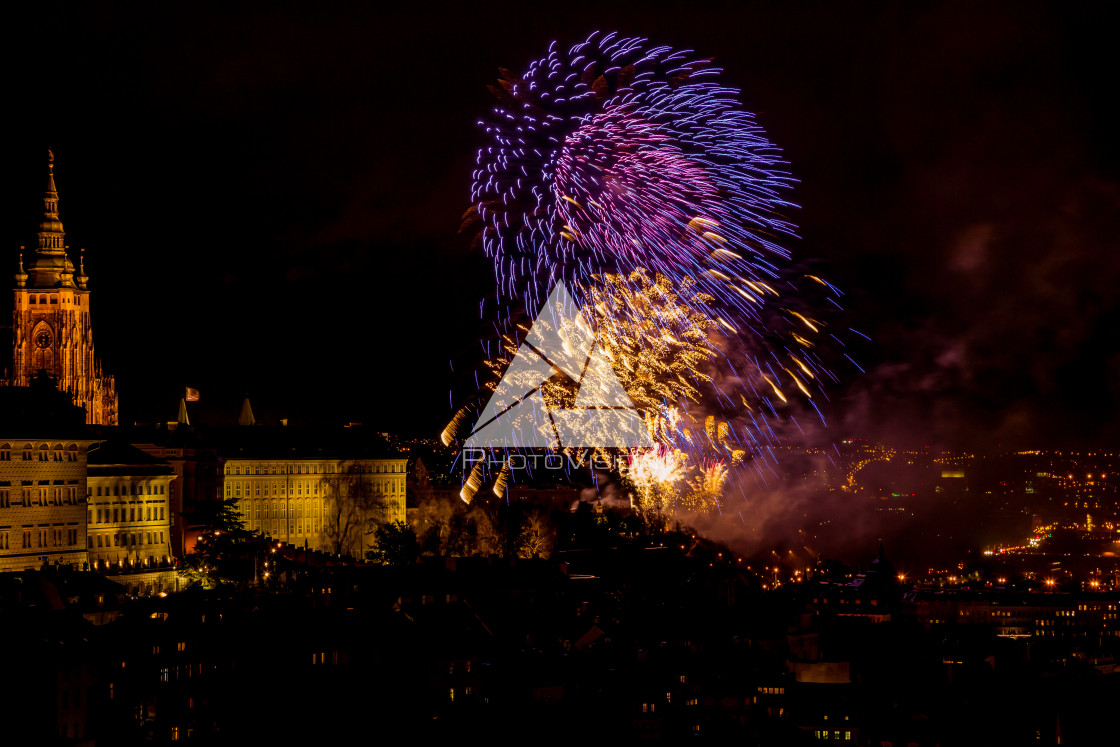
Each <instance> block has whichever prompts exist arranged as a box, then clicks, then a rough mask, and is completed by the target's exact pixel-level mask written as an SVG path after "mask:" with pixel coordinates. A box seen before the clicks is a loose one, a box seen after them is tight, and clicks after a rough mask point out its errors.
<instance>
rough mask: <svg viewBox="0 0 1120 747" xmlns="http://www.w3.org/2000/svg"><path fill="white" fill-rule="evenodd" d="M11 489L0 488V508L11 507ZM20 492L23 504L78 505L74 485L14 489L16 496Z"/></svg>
mask: <svg viewBox="0 0 1120 747" xmlns="http://www.w3.org/2000/svg"><path fill="white" fill-rule="evenodd" d="M12 492H13V491H12V489H11V488H0V508H11V505H12ZM21 492H22V499H23V500H22V505H23V506H76V505H78V489H77V488H75V487H67V486H53V487H45V488H40V487H30V488H29V487H23V488H21V489H20V490H19V491H16V497H17V498H20V497H21V495H20V493H21ZM20 504H21V502H20V501H18V500H17V501H16V505H20Z"/></svg>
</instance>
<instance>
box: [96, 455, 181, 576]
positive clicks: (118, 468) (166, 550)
mask: <svg viewBox="0 0 1120 747" xmlns="http://www.w3.org/2000/svg"><path fill="white" fill-rule="evenodd" d="M87 464H88V468H87V470H88V471H87V475H86V504H87V505H86V509H87V511H86V517H87V522H86V524H87V526H86V535H87V539H86V544H87V546H88V548H89V564H90V567H91V568H93V569H94V570H130V569H141V568H157V567H159V566H167V565H168V564H169V563H170V561H171V557H172V552H171V513H170V507H169V505H168V497H169V495H170V493H171V490H170V487H171V482H172V481H173V480H175V471H174V470H173V469H172V468H171V465H170V464H168V463H167V462H165V461H163V460H161V459H156V458H155V457H152V456H150V455H148V454H146V453H145V452H143V451H141V450H140V449H137V448H135V447H132V446H129V445H128V444H121V443H114V442H111V441H105V442H102V443H100V444H96V445H94V446H93V447H91V448H90V450H89V455H88V458H87Z"/></svg>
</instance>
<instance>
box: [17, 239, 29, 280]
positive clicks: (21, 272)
mask: <svg viewBox="0 0 1120 747" xmlns="http://www.w3.org/2000/svg"><path fill="white" fill-rule="evenodd" d="M23 249H24V247H23V245H22V244H21V245H20V247H19V272H17V273H16V287H17V288H26V287H27V271H26V270H24V269H23Z"/></svg>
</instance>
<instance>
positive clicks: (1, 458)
mask: <svg viewBox="0 0 1120 747" xmlns="http://www.w3.org/2000/svg"><path fill="white" fill-rule="evenodd" d="M10 461H12V445H11V444H0V462H10Z"/></svg>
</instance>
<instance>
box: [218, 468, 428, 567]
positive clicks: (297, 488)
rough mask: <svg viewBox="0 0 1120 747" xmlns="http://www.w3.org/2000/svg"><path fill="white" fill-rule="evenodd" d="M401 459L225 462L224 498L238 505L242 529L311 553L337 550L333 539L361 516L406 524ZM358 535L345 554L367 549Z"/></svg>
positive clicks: (347, 543) (348, 539) (347, 541)
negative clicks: (306, 548)
mask: <svg viewBox="0 0 1120 747" xmlns="http://www.w3.org/2000/svg"><path fill="white" fill-rule="evenodd" d="M407 465H408V460H407V459H403V458H388V459H386V458H360V459H337V458H307V459H298V458H297V459H292V458H287V459H285V458H280V459H263V458H238V457H233V458H227V459H226V460H225V466H224V469H223V472H224V473H225V474H224V478H225V479H224V482H225V497H226V498H227V499H233V500H235V501H236V502H237V506H238V509H239V510H240V513H241V518H242V521H244V522H245V528H246V529H249V530H250V531H254V532H260V533H261V534H264V535H268V536H270V537H273V538H274V539H278V540H283V541H284V542H288V543H291V544H294V545H297V546H307V547H309V548H311V549H316V550H318V549H323V550H330V549H332V547H334V548H335V549H337V546H336V544H335V543H336V540H337V538H338V535H339V534H340V533H341V534H343V535H346V534H347V531H346V525H347V524H349V523H353V522H354V517H357V516H361V517H362V518H363V519H370V520H372V521H374V522H377V523H386V522H393V521H404V520H405V477H406V470H407ZM368 544H369V542H368V538H363V537H362V536H361V533H360V532H358V533H355V535H354V536H352V537H349V536H347V537H346V538H345V540H344V547H343V549H344V550H349V551H361V550H363V549H364V548H365V547H366V546H368Z"/></svg>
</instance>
